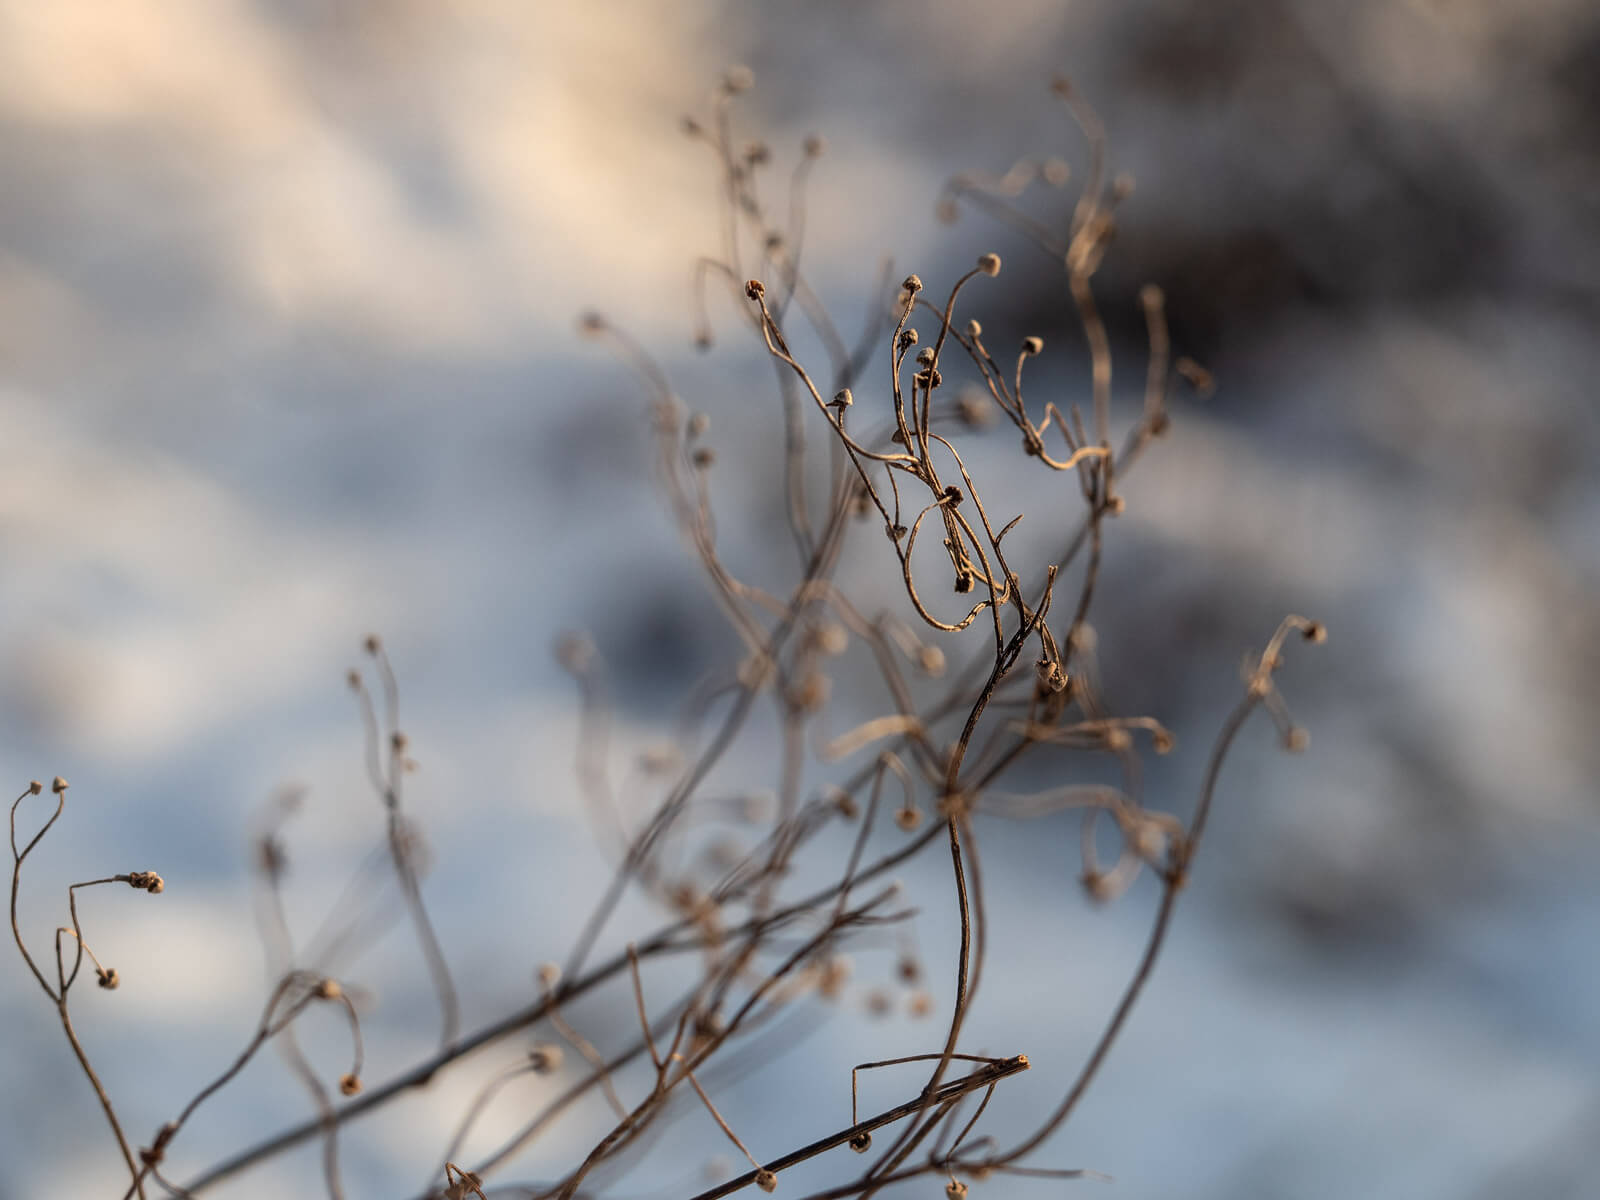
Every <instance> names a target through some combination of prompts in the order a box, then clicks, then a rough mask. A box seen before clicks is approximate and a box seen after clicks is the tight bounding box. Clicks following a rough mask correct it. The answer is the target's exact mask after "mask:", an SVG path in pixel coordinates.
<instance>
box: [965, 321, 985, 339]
mask: <svg viewBox="0 0 1600 1200" xmlns="http://www.w3.org/2000/svg"><path fill="white" fill-rule="evenodd" d="M967 336H968V337H969V338H972V339H973V340H974V341H976V340H977V339H978V338H981V337H982V336H983V326H982V325H980V324H978V319H977V318H976V317H974V318H972V319H971V320H970V321H968V322H967Z"/></svg>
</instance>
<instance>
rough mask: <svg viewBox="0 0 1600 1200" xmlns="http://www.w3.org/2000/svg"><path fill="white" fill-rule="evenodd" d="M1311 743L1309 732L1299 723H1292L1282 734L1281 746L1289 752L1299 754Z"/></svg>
mask: <svg viewBox="0 0 1600 1200" xmlns="http://www.w3.org/2000/svg"><path fill="white" fill-rule="evenodd" d="M1309 745H1311V733H1310V731H1309V730H1307V729H1305V728H1304V727H1302V726H1300V725H1294V726H1291V727H1290V728H1289V730H1288V731H1287V732H1286V733H1284V735H1283V748H1284V749H1285V750H1287V751H1288V752H1289V753H1290V754H1299V753H1300V752H1301V751H1303V750H1304V749H1305V748H1306V747H1307V746H1309Z"/></svg>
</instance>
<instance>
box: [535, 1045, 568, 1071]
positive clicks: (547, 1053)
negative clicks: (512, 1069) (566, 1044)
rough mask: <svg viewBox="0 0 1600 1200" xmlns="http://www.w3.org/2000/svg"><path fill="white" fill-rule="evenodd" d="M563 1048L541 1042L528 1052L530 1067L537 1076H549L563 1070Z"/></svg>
mask: <svg viewBox="0 0 1600 1200" xmlns="http://www.w3.org/2000/svg"><path fill="white" fill-rule="evenodd" d="M561 1057H562V1055H561V1047H560V1046H555V1045H552V1044H550V1043H549V1042H540V1043H539V1044H538V1045H536V1046H535V1047H534V1048H533V1049H532V1050H529V1051H528V1065H529V1066H531V1067H532V1068H533V1073H534V1074H535V1075H548V1074H550V1073H551V1072H552V1071H559V1070H560V1069H561Z"/></svg>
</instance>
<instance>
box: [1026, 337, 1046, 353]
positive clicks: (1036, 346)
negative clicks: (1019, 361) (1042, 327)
mask: <svg viewBox="0 0 1600 1200" xmlns="http://www.w3.org/2000/svg"><path fill="white" fill-rule="evenodd" d="M1043 350H1044V339H1043V338H1041V337H1025V338H1023V339H1022V352H1023V353H1024V354H1026V355H1028V356H1029V357H1030V358H1031V357H1033V355H1035V354H1038V353H1040V352H1041V351H1043Z"/></svg>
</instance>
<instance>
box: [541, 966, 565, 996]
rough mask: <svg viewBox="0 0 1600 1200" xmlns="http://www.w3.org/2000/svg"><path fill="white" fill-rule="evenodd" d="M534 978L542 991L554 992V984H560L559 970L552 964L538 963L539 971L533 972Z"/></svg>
mask: <svg viewBox="0 0 1600 1200" xmlns="http://www.w3.org/2000/svg"><path fill="white" fill-rule="evenodd" d="M534 978H535V979H537V980H538V981H539V987H540V988H541V989H542V990H544V991H546V992H549V991H554V990H555V986H556V984H558V983H560V982H561V968H560V967H558V966H556V964H555V963H553V962H547V963H540V964H539V969H538V970H537V971H536V972H534Z"/></svg>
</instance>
